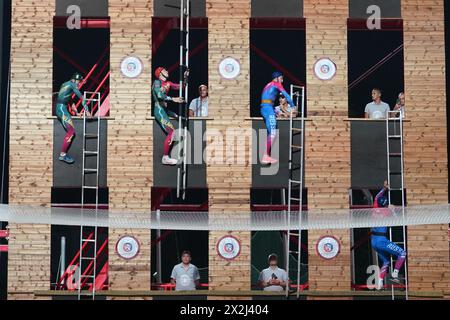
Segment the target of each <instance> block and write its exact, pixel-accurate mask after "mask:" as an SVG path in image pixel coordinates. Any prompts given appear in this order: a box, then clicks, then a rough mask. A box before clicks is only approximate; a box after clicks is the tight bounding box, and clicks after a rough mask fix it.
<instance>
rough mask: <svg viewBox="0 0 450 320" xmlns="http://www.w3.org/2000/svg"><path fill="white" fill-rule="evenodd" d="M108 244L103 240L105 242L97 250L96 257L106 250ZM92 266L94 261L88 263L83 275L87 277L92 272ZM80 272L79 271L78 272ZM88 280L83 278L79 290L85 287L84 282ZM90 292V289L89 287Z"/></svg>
mask: <svg viewBox="0 0 450 320" xmlns="http://www.w3.org/2000/svg"><path fill="white" fill-rule="evenodd" d="M107 244H108V239H106V240H105V242H104V243H103V244H102V246H101V247H100V248H99V249H98V251H97V257H98V256H99V255H100V254H101V253H102V252H103V250H104V249H105V248H106V246H107ZM93 266H94V261H91V262H90V263H89V265H88V266H87V267H86V269H85V270H84V273H83V275H84V276H85V275H88V274H90V273H91V269H92V270H93ZM80 271H81V270H80ZM88 280H89V278H85V280H84V281H83V283H82V284H81V288H83V287H84V286H85V285H86V282H87V281H88ZM91 290H92V287H91Z"/></svg>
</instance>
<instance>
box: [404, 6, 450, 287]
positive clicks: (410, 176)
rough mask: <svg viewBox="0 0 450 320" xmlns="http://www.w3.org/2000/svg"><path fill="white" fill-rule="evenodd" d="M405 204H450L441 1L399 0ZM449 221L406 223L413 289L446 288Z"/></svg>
mask: <svg viewBox="0 0 450 320" xmlns="http://www.w3.org/2000/svg"><path fill="white" fill-rule="evenodd" d="M402 14H403V18H404V43H405V49H404V50H405V92H406V97H407V110H406V112H407V117H408V119H410V120H411V122H410V123H407V125H406V127H405V180H406V188H407V199H408V204H409V205H427V204H431V205H432V204H444V203H448V168H447V163H448V159H447V136H446V134H447V123H446V98H447V97H446V87H445V85H446V80H445V72H446V70H445V46H444V43H445V37H444V36H445V24H444V1H442V0H433V1H430V0H425V1H415V0H413V1H402ZM447 229H448V225H433V226H417V227H409V228H408V253H409V258H408V263H409V268H408V269H409V284H410V289H411V290H422V291H431V292H433V291H437V292H445V291H448V290H449V288H450V272H449V270H450V265H449V258H448V254H449V245H448V235H447V234H448V233H447Z"/></svg>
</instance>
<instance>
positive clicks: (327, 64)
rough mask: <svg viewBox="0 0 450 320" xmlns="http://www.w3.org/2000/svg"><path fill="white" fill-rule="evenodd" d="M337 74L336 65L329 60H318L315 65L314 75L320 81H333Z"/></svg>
mask: <svg viewBox="0 0 450 320" xmlns="http://www.w3.org/2000/svg"><path fill="white" fill-rule="evenodd" d="M336 72H337V67H336V64H335V63H334V62H333V61H331V60H330V59H328V58H322V59H319V60H317V62H316V63H315V64H314V74H315V75H316V77H317V78H319V79H320V80H331V79H333V78H334V76H335V75H336Z"/></svg>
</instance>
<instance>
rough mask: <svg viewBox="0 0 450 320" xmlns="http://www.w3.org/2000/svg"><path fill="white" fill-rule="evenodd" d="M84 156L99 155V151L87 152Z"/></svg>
mask: <svg viewBox="0 0 450 320" xmlns="http://www.w3.org/2000/svg"><path fill="white" fill-rule="evenodd" d="M84 154H86V155H98V151H85V152H84Z"/></svg>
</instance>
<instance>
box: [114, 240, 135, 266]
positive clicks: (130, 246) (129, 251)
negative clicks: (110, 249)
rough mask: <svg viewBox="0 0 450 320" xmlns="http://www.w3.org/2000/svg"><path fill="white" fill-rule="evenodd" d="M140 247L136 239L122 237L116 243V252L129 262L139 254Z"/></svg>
mask: <svg viewBox="0 0 450 320" xmlns="http://www.w3.org/2000/svg"><path fill="white" fill-rule="evenodd" d="M139 249H140V245H139V242H138V241H137V240H136V238H134V237H131V236H123V237H122V238H120V239H119V241H117V244H116V252H117V254H118V255H119V256H120V257H121V258H123V259H126V260H131V259H134V258H136V257H137V255H138V254H139Z"/></svg>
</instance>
